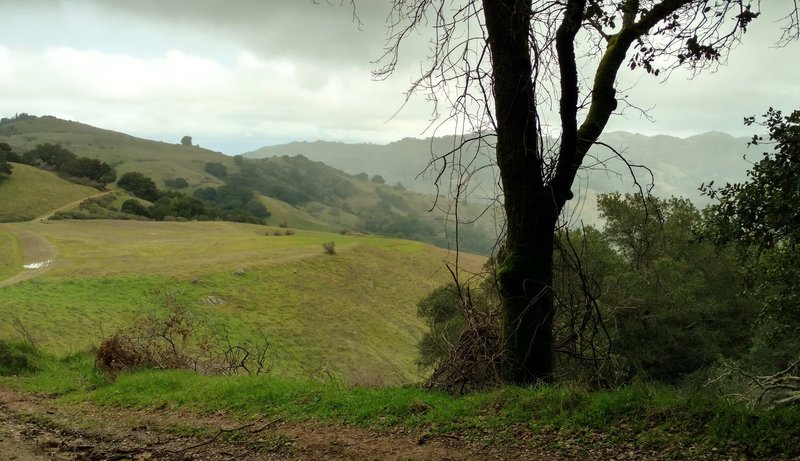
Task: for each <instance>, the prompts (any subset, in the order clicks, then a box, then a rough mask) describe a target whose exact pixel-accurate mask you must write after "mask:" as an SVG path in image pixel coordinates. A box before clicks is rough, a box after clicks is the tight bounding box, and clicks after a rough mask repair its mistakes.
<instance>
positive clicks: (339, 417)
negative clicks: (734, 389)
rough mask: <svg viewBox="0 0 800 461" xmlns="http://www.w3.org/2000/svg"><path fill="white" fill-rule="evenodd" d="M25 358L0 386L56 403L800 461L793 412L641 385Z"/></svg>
mask: <svg viewBox="0 0 800 461" xmlns="http://www.w3.org/2000/svg"><path fill="white" fill-rule="evenodd" d="M28 354H29V355H30V357H31V363H33V364H35V366H36V367H37V369H38V371H36V372H33V373H24V374H22V375H21V376H17V377H0V386H5V387H14V388H17V389H20V390H23V391H35V392H43V393H48V394H58V395H62V398H63V400H64V401H65V402H75V401H87V400H88V401H92V402H94V403H96V404H99V405H103V406H109V407H129V408H142V409H145V408H146V409H168V410H177V409H186V410H191V411H196V412H199V413H216V412H219V411H224V412H227V413H229V414H231V415H233V416H237V417H240V418H244V419H251V418H258V417H261V418H265V419H271V418H278V417H280V418H285V419H286V420H288V421H306V420H315V421H321V422H323V423H328V424H348V425H359V426H365V427H373V428H391V427H401V428H411V429H413V430H414V432H416V433H427V434H433V435H436V434H457V435H459V436H460V437H465V438H467V439H473V440H478V441H481V442H483V443H494V444H501V445H514V444H520V443H532V444H534V445H539V446H545V447H547V448H548V449H551V450H555V449H562V448H565V447H572V448H573V449H574V447H576V446H578V447H583V448H579V449H587V450H592V446H593V445H592V444H594V443H600V444H605V447H609V446H610V447H615V446H620V447H621V448H619V449H620V450H622V451H624V450H628V449H635V448H636V447H640V448H645V449H651V450H652V449H654V448H655V449H656V450H658V449H659V448H663V449H665V450H671V451H672V453H673V454H674V455H676V456H677V457H678V458H680V459H686V458H687V457H688V458H691V457H693V455H692V453H695V454H702V453H708V452H709V451H710V450H711V449H712V448H715V449H717V450H719V452H720V453H725V452H726V451H727V450H729V449H733V450H734V453H746V454H748V455H749V456H750V457H755V458H759V459H763V458H768V457H778V458H781V457H791V456H798V455H800V409H798V408H796V407H795V408H785V409H779V410H771V411H768V410H751V409H748V408H746V407H744V406H741V405H733V404H729V403H725V402H723V401H721V400H719V399H717V398H715V397H713V396H710V395H707V394H703V393H697V392H684V391H681V390H680V389H676V388H670V387H665V386H655V385H648V384H641V383H640V384H635V385H631V386H629V387H624V388H620V389H613V390H601V391H593V392H590V391H587V390H586V389H584V388H580V387H575V386H540V387H535V388H518V387H505V388H501V389H498V390H494V391H489V392H479V393H473V394H469V395H466V396H460V397H457V396H451V395H447V394H444V393H440V392H430V391H424V390H421V389H419V388H417V387H413V386H411V387H387V388H366V387H350V386H346V385H343V384H342V383H341V382H339V381H335V380H334V381H309V380H297V379H285V378H282V377H279V376H273V375H267V376H257V377H249V376H237V377H208V376H200V375H197V374H194V373H191V372H183V371H148V370H145V371H140V372H136V373H125V374H122V375H120V376H119V377H118V378H117V380H116V381H114V382H110V381H108V380H106V379H104V378H103V377H102V376H100V375H98V374H97V372H95V371H94V369H93V367H92V364H91V356H90V355H88V354H74V355H72V356H70V357H67V358H63V359H55V358H52V357H48V356H44V355H41V354H34V353H31V352H30V351H29V352H28ZM520 434H532V435H533V436H532V437H519V436H520ZM597 434H602V436H603V437H594V435H597ZM522 440H528V442H522ZM598 440H599V442H598ZM676 450H678V451H681V450H693V451H681V452H680V453H679V452H676Z"/></svg>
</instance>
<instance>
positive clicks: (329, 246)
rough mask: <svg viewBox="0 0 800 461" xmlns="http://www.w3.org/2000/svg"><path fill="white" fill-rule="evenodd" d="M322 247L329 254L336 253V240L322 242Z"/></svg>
mask: <svg viewBox="0 0 800 461" xmlns="http://www.w3.org/2000/svg"><path fill="white" fill-rule="evenodd" d="M322 249H323V250H325V254H327V255H335V254H336V242H325V243H323V244H322Z"/></svg>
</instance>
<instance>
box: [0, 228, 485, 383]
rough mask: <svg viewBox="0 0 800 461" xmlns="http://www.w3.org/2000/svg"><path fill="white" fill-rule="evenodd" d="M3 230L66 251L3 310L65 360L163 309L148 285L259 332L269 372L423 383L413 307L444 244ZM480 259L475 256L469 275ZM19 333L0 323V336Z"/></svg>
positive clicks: (222, 232) (4, 301) (6, 296)
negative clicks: (328, 250) (330, 250)
mask: <svg viewBox="0 0 800 461" xmlns="http://www.w3.org/2000/svg"><path fill="white" fill-rule="evenodd" d="M8 228H10V229H11V230H14V229H17V230H21V231H27V232H32V233H37V234H39V235H42V236H44V237H45V238H47V240H48V241H50V242H51V243H53V244H54V245H55V246H56V247H57V248H58V252H59V256H58V258H57V259H56V261H55V262H54V264H53V265H52V267H51V268H50V269H49V270H48V271H47V272H45V273H44V274H43V275H41V276H40V277H37V278H35V279H32V280H29V281H25V282H22V283H18V284H15V285H11V286H6V287H3V288H2V289H0V316H2V317H3V318H6V319H18V320H19V321H20V322H19V323H21V324H22V325H24V326H25V327H26V328H27V329H28V330H29V332H30V333H31V334H32V335H33V337H34V339H35V341H36V342H37V343H38V344H40V345H41V346H42V348H43V349H45V350H48V351H52V352H55V353H59V354H65V353H70V352H75V351H80V350H84V349H86V348H89V347H92V346H94V345H97V344H98V343H99V342H100V340H101V338H103V337H105V336H108V335H109V334H110V333H112V332H113V331H114V330H115V329H116V328H118V327H120V326H123V325H126V324H129V323H130V322H132V321H134V319H136V318H138V317H141V316H142V315H143V314H144V313H146V312H148V310H149V309H153V308H159V306H158V302H157V301H155V302H154V301H153V300H152V299H150V298H149V297H148V296H147V293H148V292H150V291H152V290H162V291H165V292H169V293H173V294H176V295H177V296H178V297H179V298H180V299H181V300H183V302H185V303H186V304H188V305H191V306H194V307H196V308H197V309H198V311H199V313H200V315H201V316H203V317H204V318H205V319H206V321H207V322H208V323H209V324H211V325H214V326H215V328H220V329H224V330H225V331H227V332H228V333H229V334H230V335H231V337H232V338H244V337H248V336H249V335H251V334H253V332H254V331H255V330H256V329H261V330H262V331H263V332H264V333H265V334H266V336H267V337H268V339H269V341H270V343H271V347H270V358H271V359H272V360H274V369H273V373H276V374H281V375H287V376H311V375H313V374H314V373H325V374H331V375H335V376H338V377H340V378H341V379H343V380H345V381H347V382H353V383H355V382H362V383H366V382H369V383H399V382H409V381H414V380H417V379H418V378H419V374H418V370H417V367H416V364H415V360H416V357H417V349H416V343H417V341H418V340H419V338H420V336H421V334H422V332H423V329H424V325H423V323H422V322H421V321H420V320H419V319H418V318H417V316H416V302H417V301H418V300H419V299H420V298H421V297H423V296H424V295H425V294H427V293H428V292H429V291H430V290H431V289H433V288H434V287H436V286H438V285H440V284H442V283H445V282H446V281H447V277H448V274H447V271H446V269H445V266H444V260H445V258H446V257H447V255H446V253H445V252H444V251H442V250H439V249H435V248H433V247H430V246H427V245H424V244H421V243H417V242H410V241H404V240H396V239H388V238H379V237H363V236H351V235H340V234H330V233H321V232H314V231H305V230H295V231H294V234H293V235H280V236H276V235H274V234H275V233H279V232H280V233H282V234H285V233H286V229H280V228H270V227H265V226H256V225H247V224H235V223H227V222H204V223H192V222H187V223H174V222H140V221H99V220H96V221H57V222H51V223H47V224H44V223H39V222H28V223H18V224H13V225H8ZM0 235H3V234H0ZM9 238H10V237H6V240H9ZM0 241H2V240H0ZM328 241H335V242H336V250H337V254H336V255H333V256H331V255H327V254H325V253H324V251H323V248H322V243H323V242H328ZM463 262H464V261H462V263H463ZM480 264H481V258H478V257H474V258H469V259H468V261H467V265H468V267H470V268H472V269H477V268H478V267H479V266H480ZM0 267H2V266H0ZM242 272H243V275H237V273H239V274H241V273H242ZM209 300H213V302H209ZM154 303H155V304H154ZM15 323H16V322H15ZM18 330H19V326H16V327H15V326H14V325H13V324H12V323H11V322H4V323H0V337H6V338H8V337H15V336H19V335H20V331H18Z"/></svg>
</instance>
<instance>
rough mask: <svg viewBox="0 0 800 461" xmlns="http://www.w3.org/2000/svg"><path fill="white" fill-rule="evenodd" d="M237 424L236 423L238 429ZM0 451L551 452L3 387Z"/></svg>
mask: <svg viewBox="0 0 800 461" xmlns="http://www.w3.org/2000/svg"><path fill="white" fill-rule="evenodd" d="M235 429H238V430H235ZM0 458H2V459H9V460H12V459H13V460H18V461H39V460H123V459H130V460H373V459H374V460H441V461H445V460H511V459H536V460H549V459H556V458H552V457H549V456H545V455H544V454H543V453H537V452H536V451H534V450H523V449H520V448H516V449H509V448H498V447H487V446H482V445H478V444H474V443H467V442H465V441H462V440H459V439H458V438H455V437H453V438H450V437H427V436H426V435H425V434H423V433H411V432H400V431H395V432H377V431H372V430H368V429H363V428H356V427H346V426H336V427H333V426H326V425H322V424H319V423H313V422H312V423H301V424H298V423H287V422H284V421H280V420H271V421H252V422H249V423H248V422H241V421H234V420H232V419H230V418H228V417H226V416H225V415H223V414H213V415H202V416H201V415H196V414H190V413H187V412H174V411H170V410H169V409H159V410H156V411H153V410H150V411H137V410H120V409H108V408H101V407H97V406H94V405H92V404H88V403H79V404H73V405H70V404H65V403H59V402H55V401H54V400H53V399H50V398H48V397H46V396H37V395H31V394H22V393H17V392H13V391H7V390H2V391H0Z"/></svg>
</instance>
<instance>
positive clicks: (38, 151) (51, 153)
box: [22, 143, 78, 170]
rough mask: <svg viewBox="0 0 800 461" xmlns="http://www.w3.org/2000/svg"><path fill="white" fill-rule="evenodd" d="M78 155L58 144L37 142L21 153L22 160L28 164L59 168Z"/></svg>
mask: <svg viewBox="0 0 800 461" xmlns="http://www.w3.org/2000/svg"><path fill="white" fill-rule="evenodd" d="M77 158H78V157H77V156H76V155H75V154H73V153H72V152H70V151H69V150H67V149H65V148H63V147H61V145H60V144H50V143H44V144H39V145H37V146H36V147H35V148H33V149H32V150H29V151H28V152H25V153H24V154H22V162H23V163H27V164H28V165H42V166H47V167H50V168H52V169H54V170H60V169H61V168H62V167H63V166H64V165H66V164H67V163H69V162H71V161H73V160H76V159H77Z"/></svg>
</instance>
